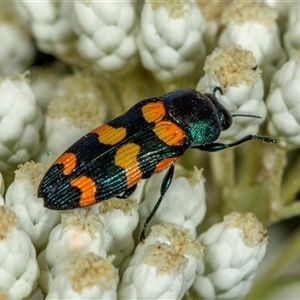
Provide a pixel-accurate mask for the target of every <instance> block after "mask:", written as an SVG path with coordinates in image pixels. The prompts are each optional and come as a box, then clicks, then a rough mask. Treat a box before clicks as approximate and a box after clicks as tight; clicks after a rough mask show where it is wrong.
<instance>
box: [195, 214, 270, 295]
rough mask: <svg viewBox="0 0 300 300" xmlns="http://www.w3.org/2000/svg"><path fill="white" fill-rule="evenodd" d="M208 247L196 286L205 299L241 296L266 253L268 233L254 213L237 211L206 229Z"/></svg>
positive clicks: (201, 238)
mask: <svg viewBox="0 0 300 300" xmlns="http://www.w3.org/2000/svg"><path fill="white" fill-rule="evenodd" d="M198 241H199V242H200V243H201V244H202V245H203V246H204V247H205V252H204V258H203V259H201V260H199V261H198V263H197V276H196V280H195V282H194V283H193V286H192V290H193V292H194V293H195V295H196V297H197V298H201V299H241V298H242V297H243V296H245V295H246V294H247V292H248V291H249V290H250V288H251V285H252V282H253V279H254V276H255V274H256V272H257V268H258V266H259V264H260V262H261V261H262V259H263V257H264V256H265V253H266V249H267V244H268V233H267V230H266V229H264V227H263V225H262V224H261V223H260V222H259V221H258V220H257V218H256V217H255V216H254V215H253V214H251V213H246V214H241V213H237V212H233V213H231V214H229V215H227V216H225V217H224V221H223V222H221V223H218V224H216V225H213V226H212V227H211V228H209V229H208V230H207V231H206V232H204V233H202V234H201V235H200V236H199V238H198Z"/></svg>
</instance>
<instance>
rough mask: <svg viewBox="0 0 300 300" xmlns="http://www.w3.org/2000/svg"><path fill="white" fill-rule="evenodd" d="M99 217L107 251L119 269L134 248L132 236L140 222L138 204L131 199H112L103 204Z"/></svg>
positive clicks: (100, 206) (100, 207)
mask: <svg viewBox="0 0 300 300" xmlns="http://www.w3.org/2000/svg"><path fill="white" fill-rule="evenodd" d="M91 209H93V207H92V208H91ZM99 216H100V219H101V220H102V222H103V224H104V230H103V234H104V240H105V249H106V251H107V254H108V255H112V256H114V257H115V259H114V262H113V263H114V265H115V266H116V267H119V265H120V264H121V262H122V261H123V260H124V258H126V257H127V256H128V255H130V254H131V253H132V251H133V248H134V240H133V237H132V235H133V231H134V230H135V228H136V226H137V224H138V220H139V216H138V204H137V203H136V201H135V200H132V199H130V198H128V199H118V198H111V199H108V200H107V201H103V202H101V204H100V205H99Z"/></svg>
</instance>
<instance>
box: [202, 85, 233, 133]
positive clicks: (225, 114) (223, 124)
mask: <svg viewBox="0 0 300 300" xmlns="http://www.w3.org/2000/svg"><path fill="white" fill-rule="evenodd" d="M215 89H216V88H215ZM215 89H214V90H215ZM205 96H206V97H208V98H209V99H210V101H211V102H212V103H213V105H214V107H215V111H216V114H217V116H218V119H219V122H220V130H221V131H223V130H226V129H228V128H229V127H230V126H231V124H232V116H231V113H230V112H229V111H228V110H227V108H226V107H225V106H223V105H222V104H221V103H220V102H219V101H218V99H217V97H216V96H215V95H214V94H205Z"/></svg>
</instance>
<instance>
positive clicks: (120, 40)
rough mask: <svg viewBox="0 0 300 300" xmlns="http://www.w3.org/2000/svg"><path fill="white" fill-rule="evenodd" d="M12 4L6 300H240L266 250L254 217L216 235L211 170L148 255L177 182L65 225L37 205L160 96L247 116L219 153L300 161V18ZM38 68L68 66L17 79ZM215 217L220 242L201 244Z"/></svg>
mask: <svg viewBox="0 0 300 300" xmlns="http://www.w3.org/2000/svg"><path fill="white" fill-rule="evenodd" d="M12 2H13V3H10V4H9V5H7V6H5V5H4V4H0V38H1V40H2V42H3V43H2V44H3V46H2V47H1V49H0V75H1V76H0V298H4V299H5V298H7V299H16V300H18V299H71V298H76V299H117V298H118V299H182V298H183V297H185V295H186V297H188V296H194V298H197V299H198V298H200V297H201V298H202V299H225V298H227V299H229V298H230V299H239V298H241V297H244V296H245V294H246V293H247V292H248V291H249V289H250V287H251V285H252V281H253V278H254V275H255V274H256V270H257V268H258V266H259V264H260V262H261V261H262V259H263V256H264V254H265V251H266V246H267V239H268V236H267V233H266V230H265V229H263V227H262V225H261V223H259V222H258V221H257V219H256V218H255V217H254V216H253V215H252V214H240V213H232V214H229V215H227V216H225V217H224V221H223V222H221V223H218V224H216V225H213V223H214V222H215V220H216V218H215V217H216V215H218V217H219V211H218V212H216V211H217V210H216V211H214V213H212V216H211V217H210V216H209V217H207V214H206V211H207V205H206V191H205V186H204V183H205V179H204V177H203V174H202V173H203V172H202V170H198V169H197V168H194V170H193V171H187V170H185V169H184V168H183V167H181V166H180V165H178V164H177V166H176V169H175V173H174V178H173V181H172V184H171V186H170V188H169V189H168V191H167V193H166V195H165V196H164V199H163V201H162V204H161V206H160V207H159V209H158V211H157V212H156V214H155V215H154V217H153V219H152V220H151V222H150V224H149V227H148V231H147V233H146V235H147V238H146V240H145V241H142V242H140V243H137V241H138V233H139V231H140V229H141V228H142V226H143V224H144V222H145V220H146V218H147V216H149V214H150V213H151V211H152V209H153V207H154V206H155V203H156V201H157V199H158V198H159V194H160V188H161V184H162V181H163V177H164V175H165V172H161V173H160V174H156V175H154V176H152V177H151V178H149V179H147V180H146V181H142V182H140V183H139V185H138V189H137V191H136V192H135V193H134V194H133V195H132V196H131V197H130V198H128V199H119V198H112V199H108V200H107V201H103V202H101V203H98V204H96V205H94V206H92V207H89V208H80V209H75V210H72V211H66V212H61V211H54V210H49V209H47V208H45V207H43V200H42V199H40V198H37V189H38V185H39V183H40V181H41V179H42V177H43V176H44V174H45V172H46V170H47V169H48V168H49V166H50V165H51V162H52V161H53V160H54V158H56V157H57V156H58V155H59V154H60V153H62V152H63V151H64V150H65V149H66V148H67V147H68V146H70V145H71V144H72V143H73V142H74V141H76V139H78V138H80V137H81V136H82V135H84V134H85V133H86V132H88V131H89V130H91V129H93V128H95V127H97V126H100V125H102V124H103V123H105V122H106V121H107V120H108V119H109V118H110V117H111V116H112V115H114V109H115V108H114V105H116V106H118V107H119V109H120V107H121V108H122V109H123V108H124V110H125V107H126V105H127V104H124V103H125V101H124V102H123V100H124V99H123V98H126V97H128V95H134V97H133V98H134V99H135V98H139V99H140V100H142V99H143V98H142V97H139V96H140V95H141V94H143V93H144V92H145V90H146V89H145V88H144V87H145V86H146V85H149V86H150V88H149V89H147V92H148V90H151V91H152V83H154V84H156V86H153V92H154V91H155V93H156V92H157V91H162V93H161V94H164V92H165V91H164V90H163V89H164V88H165V87H166V86H174V87H176V88H178V87H182V86H181V85H182V84H183V83H184V84H185V85H188V87H192V88H196V87H197V88H198V89H199V90H201V92H203V93H212V91H213V89H214V88H215V87H216V86H217V87H220V89H219V90H218V91H217V92H216V97H217V98H218V100H219V101H220V103H222V104H223V105H224V106H225V107H226V108H227V109H228V110H229V111H230V113H231V114H236V116H234V119H233V125H232V126H231V127H230V129H228V130H226V131H224V133H222V134H221V136H220V140H221V141H224V142H233V141H236V140H238V139H240V138H241V137H244V136H245V135H247V134H257V133H258V132H259V130H263V129H265V130H268V132H269V133H270V134H271V135H272V136H274V137H279V141H280V146H281V147H282V148H286V149H288V150H289V149H296V148H299V147H300V105H299V101H298V95H299V94H300V67H299V64H300V48H299V43H298V42H299V38H298V37H299V32H300V30H298V29H299V22H300V21H299V20H300V17H299V11H300V8H299V7H300V6H299V4H298V3H295V4H290V8H289V9H288V7H286V6H284V5H283V4H282V6H281V4H280V3H278V4H277V5H274V6H272V5H270V3H269V1H266V3H267V4H268V5H267V4H263V3H259V1H256V2H255V3H249V2H238V3H237V2H234V1H232V2H231V3H224V1H220V2H217V1H216V2H214V3H205V4H203V3H201V4H199V5H198V3H197V2H196V1H193V0H183V1H179V2H174V1H156V0H145V1H144V2H142V1H137V2H126V1H125V2H124V1H123V2H122V1H121V2H116V1H112V0H108V1H97V0H89V1H87V0H74V1H63V0H58V1H52V0H44V1H40V2H28V1H25V0H18V1H17V0H15V1H12ZM200 2H201V1H200ZM261 2H263V1H261ZM214 7H215V8H217V9H216V10H214V9H213V8H214ZM278 18H280V20H279V21H278ZM285 19H286V20H288V21H286V24H285V25H286V29H283V28H284V27H283V26H282V27H281V28H280V30H281V31H282V32H281V33H280V32H279V27H278V24H279V22H284V20H285ZM20 24H22V25H20ZM281 36H282V37H283V41H284V42H283V43H282V42H281ZM33 41H34V42H33ZM282 45H284V47H285V49H284V48H283V46H282ZM284 50H286V52H287V54H288V57H289V60H288V61H285V60H286V59H287V58H286V55H285V51H284ZM36 52H39V54H41V53H43V54H45V53H46V54H51V55H53V56H54V58H56V59H59V60H60V62H57V61H56V62H55V66H54V64H52V65H50V66H46V67H45V66H44V65H43V63H40V66H39V67H37V68H35V67H32V69H30V72H31V74H29V72H25V73H24V74H15V72H16V71H18V72H24V71H25V70H26V69H27V68H28V65H29V63H30V62H31V61H32V60H33V59H34V56H35V53H36ZM206 53H208V54H209V55H208V56H207V57H206V58H205V55H206ZM48 58H49V57H48ZM37 64H39V61H38V60H37ZM203 66H204V72H203V71H202V69H203ZM46 71H47V74H46ZM48 71H49V72H48ZM137 74H138V75H137ZM273 74H274V76H273ZM31 79H32V82H30V80H31ZM129 79H130V80H129ZM142 81H143V84H141V82H142ZM197 82H198V84H197ZM184 87H187V86H184ZM269 87H270V89H269ZM128 91H130V92H128ZM124 95H125V96H124ZM152 96H157V94H154V95H152V94H150V95H149V94H148V95H146V97H152ZM146 97H144V98H146ZM264 98H265V99H267V100H266V103H265V101H264ZM114 102H115V103H114ZM126 103H130V101H128V102H126ZM268 114H269V119H268V120H267V122H268V123H267V124H268V125H267V126H266V127H268V128H267V129H266V128H260V125H261V124H262V123H263V122H264V121H265V120H266V119H267V118H268ZM241 115H243V116H241ZM246 115H248V117H247V116H246ZM130 121H131V120H130ZM154 147H155V145H154ZM51 154H52V155H53V156H54V157H52V156H51ZM188 155H189V154H187V156H188ZM193 157H194V156H193V155H190V157H188V159H190V161H192V164H193V165H194V164H196V160H193ZM31 159H33V160H35V161H37V163H35V162H33V161H30V160H31ZM162 159H163V157H162ZM163 162H164V161H163ZM21 164H22V165H21ZM207 165H208V164H207ZM205 171H207V170H206V169H205ZM222 172H223V173H226V172H227V170H222ZM13 173H15V176H14V174H13ZM212 173H213V172H209V171H208V172H207V173H205V174H208V176H210V175H211V174H212ZM226 175H227V174H226ZM4 183H5V189H4ZM210 184H211V181H209V185H208V186H207V187H206V188H208V187H209V188H211V185H210ZM233 189H234V187H233ZM245 190H246V189H245ZM246 191H248V190H246ZM218 192H219V191H217V189H214V187H212V188H211V191H210V194H209V195H211V194H213V193H215V198H216V197H217V196H218ZM66 193H68V191H67V190H66ZM233 193H234V191H233ZM249 194H250V193H249ZM249 197H250V196H249ZM229 200H230V199H229ZM208 211H210V210H209V208H208ZM205 217H207V220H205V222H206V223H205V224H204V225H203V226H205V227H206V228H209V229H208V230H207V231H205V232H204V233H202V234H201V235H200V236H199V237H198V238H196V237H197V236H198V235H199V228H198V227H199V225H200V224H201V222H202V221H203V220H204V218H205ZM219 220H220V218H219Z"/></svg>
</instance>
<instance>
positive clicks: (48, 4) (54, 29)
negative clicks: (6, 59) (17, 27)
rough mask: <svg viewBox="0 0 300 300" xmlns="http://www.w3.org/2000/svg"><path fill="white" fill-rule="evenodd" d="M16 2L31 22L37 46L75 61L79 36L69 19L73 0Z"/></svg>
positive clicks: (63, 58) (69, 61)
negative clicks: (76, 43)
mask: <svg viewBox="0 0 300 300" xmlns="http://www.w3.org/2000/svg"><path fill="white" fill-rule="evenodd" d="M14 2H15V5H16V7H17V9H18V10H19V12H20V13H21V15H22V17H23V18H25V19H26V20H27V22H28V23H29V26H30V29H31V31H32V34H33V36H34V38H35V40H36V44H37V47H38V48H39V49H40V50H41V51H43V52H46V53H51V54H53V55H55V56H58V57H59V58H60V59H62V60H64V61H66V62H68V63H74V60H76V58H77V53H76V50H75V42H76V40H77V36H76V35H75V33H74V31H73V28H72V26H71V24H70V20H69V15H70V12H71V10H72V7H73V3H72V1H60V0H59V1H56V2H53V1H51V0H44V1H39V2H30V1H26V0H20V1H14Z"/></svg>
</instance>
